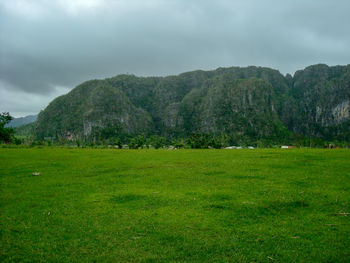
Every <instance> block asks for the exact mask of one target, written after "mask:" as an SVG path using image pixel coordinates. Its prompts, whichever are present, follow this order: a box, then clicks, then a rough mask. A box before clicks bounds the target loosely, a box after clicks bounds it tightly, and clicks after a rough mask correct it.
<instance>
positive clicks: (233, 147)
mask: <svg viewBox="0 0 350 263" xmlns="http://www.w3.org/2000/svg"><path fill="white" fill-rule="evenodd" d="M236 148H237V147H236V146H228V147H226V148H225V149H230V150H231V149H236Z"/></svg>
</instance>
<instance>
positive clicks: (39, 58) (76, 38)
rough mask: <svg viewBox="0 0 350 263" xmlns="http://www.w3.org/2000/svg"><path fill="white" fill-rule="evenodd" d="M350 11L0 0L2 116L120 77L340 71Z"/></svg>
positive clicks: (315, 6)
mask: <svg viewBox="0 0 350 263" xmlns="http://www.w3.org/2000/svg"><path fill="white" fill-rule="evenodd" d="M348 10H350V2H349V1H342V0H334V1H326V0H318V1H313V0H289V1H278V0H266V1H262V0H244V1H243V0H241V1H231V0H220V1H208V0H201V1H200V0H192V1H185V0H169V1H163V0H149V1H141V0H128V1H127V0H119V1H118V0H76V1H73V0H56V1H47V0H37V1H29V0H2V2H0V56H1V62H0V95H1V97H0V111H3V110H7V111H12V112H14V113H15V114H17V115H20V114H26V112H27V113H33V112H37V111H39V110H40V109H42V108H43V107H44V106H45V105H46V104H47V103H48V102H49V100H51V99H52V98H53V97H55V96H57V95H58V94H62V93H64V92H66V91H67V90H69V89H70V88H72V87H74V86H75V85H77V84H79V83H81V82H82V81H85V80H88V79H92V78H103V77H108V76H113V75H116V74H120V73H133V74H136V75H167V74H177V73H181V72H184V71H188V70H194V69H214V68H216V67H220V66H236V65H237V66H246V65H261V66H269V67H273V68H277V69H279V70H280V71H281V72H282V73H287V72H290V73H294V71H295V70H297V69H301V68H303V67H305V66H307V65H309V64H314V63H328V64H331V65H333V64H347V63H349V61H350V30H349V27H348V25H349V22H350V19H349V16H348V14H347V12H348ZM9 97H11V98H9ZM14 97H18V99H16V98H14Z"/></svg>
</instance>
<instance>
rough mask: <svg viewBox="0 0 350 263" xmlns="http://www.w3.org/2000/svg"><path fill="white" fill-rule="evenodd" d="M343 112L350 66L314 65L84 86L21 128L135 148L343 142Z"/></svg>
mask: <svg viewBox="0 0 350 263" xmlns="http://www.w3.org/2000/svg"><path fill="white" fill-rule="evenodd" d="M349 112H350V65H347V66H334V67H329V66H327V65H323V64H319V65H313V66H309V67H307V68H305V69H304V70H300V71H297V72H296V73H295V74H294V76H291V75H289V74H287V75H286V76H283V75H282V74H281V73H280V72H279V71H277V70H273V69H270V68H264V67H255V66H250V67H244V68H241V67H231V68H218V69H216V70H214V71H201V70H198V71H193V72H187V73H183V74H180V75H177V76H167V77H136V76H134V75H118V76H116V77H112V78H107V79H103V80H90V81H87V82H84V83H82V84H80V85H79V86H77V87H76V88H74V89H73V90H72V91H70V92H69V93H68V94H66V95H63V96H60V97H58V98H56V99H55V100H53V101H52V102H51V103H50V104H49V105H48V106H47V108H46V109H45V110H43V111H41V112H40V114H39V116H38V119H37V121H36V122H35V123H33V124H30V125H29V126H28V125H27V126H26V127H25V130H26V131H27V132H28V131H31V132H32V134H34V136H35V138H37V139H40V140H44V139H46V140H53V141H80V142H82V143H84V142H94V143H105V142H107V143H113V142H116V143H117V144H123V143H129V144H135V145H137V146H139V145H143V144H146V143H149V144H153V145H157V144H159V143H161V142H162V141H168V142H169V143H172V144H180V145H181V144H184V143H187V144H189V145H191V146H192V147H193V148H199V147H208V146H212V147H216V148H218V147H222V146H225V145H256V146H258V145H261V146H271V145H273V144H307V143H310V142H309V141H310V140H311V138H312V140H313V141H314V142H317V141H321V142H326V141H338V142H349V141H350V114H349ZM22 130H23V129H22ZM19 131H21V129H19ZM147 140H148V141H147Z"/></svg>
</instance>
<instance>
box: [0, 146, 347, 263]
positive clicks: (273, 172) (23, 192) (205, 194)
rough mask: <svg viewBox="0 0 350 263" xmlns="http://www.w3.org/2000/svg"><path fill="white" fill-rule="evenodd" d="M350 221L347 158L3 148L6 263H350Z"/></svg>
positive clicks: (1, 230) (296, 152)
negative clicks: (36, 173) (35, 173)
mask: <svg viewBox="0 0 350 263" xmlns="http://www.w3.org/2000/svg"><path fill="white" fill-rule="evenodd" d="M34 172H39V173H40V175H33V173H34ZM349 212H350V151H349V150H341V149H334V150H323V149H255V150H114V149H113V150H112V149H110V150H108V149H68V148H55V147H43V148H12V149H11V148H0V237H1V243H0V261H1V262H350V249H349V248H350V214H349V215H347V213H349Z"/></svg>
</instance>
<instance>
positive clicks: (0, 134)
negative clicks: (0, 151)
mask: <svg viewBox="0 0 350 263" xmlns="http://www.w3.org/2000/svg"><path fill="white" fill-rule="evenodd" d="M12 119H13V117H12V116H11V115H10V113H8V112H3V113H1V114H0V142H5V143H8V142H11V141H12V134H13V133H14V130H13V129H12V128H9V127H8V128H6V127H5V125H6V124H8V123H9V122H10V121H11V120H12Z"/></svg>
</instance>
